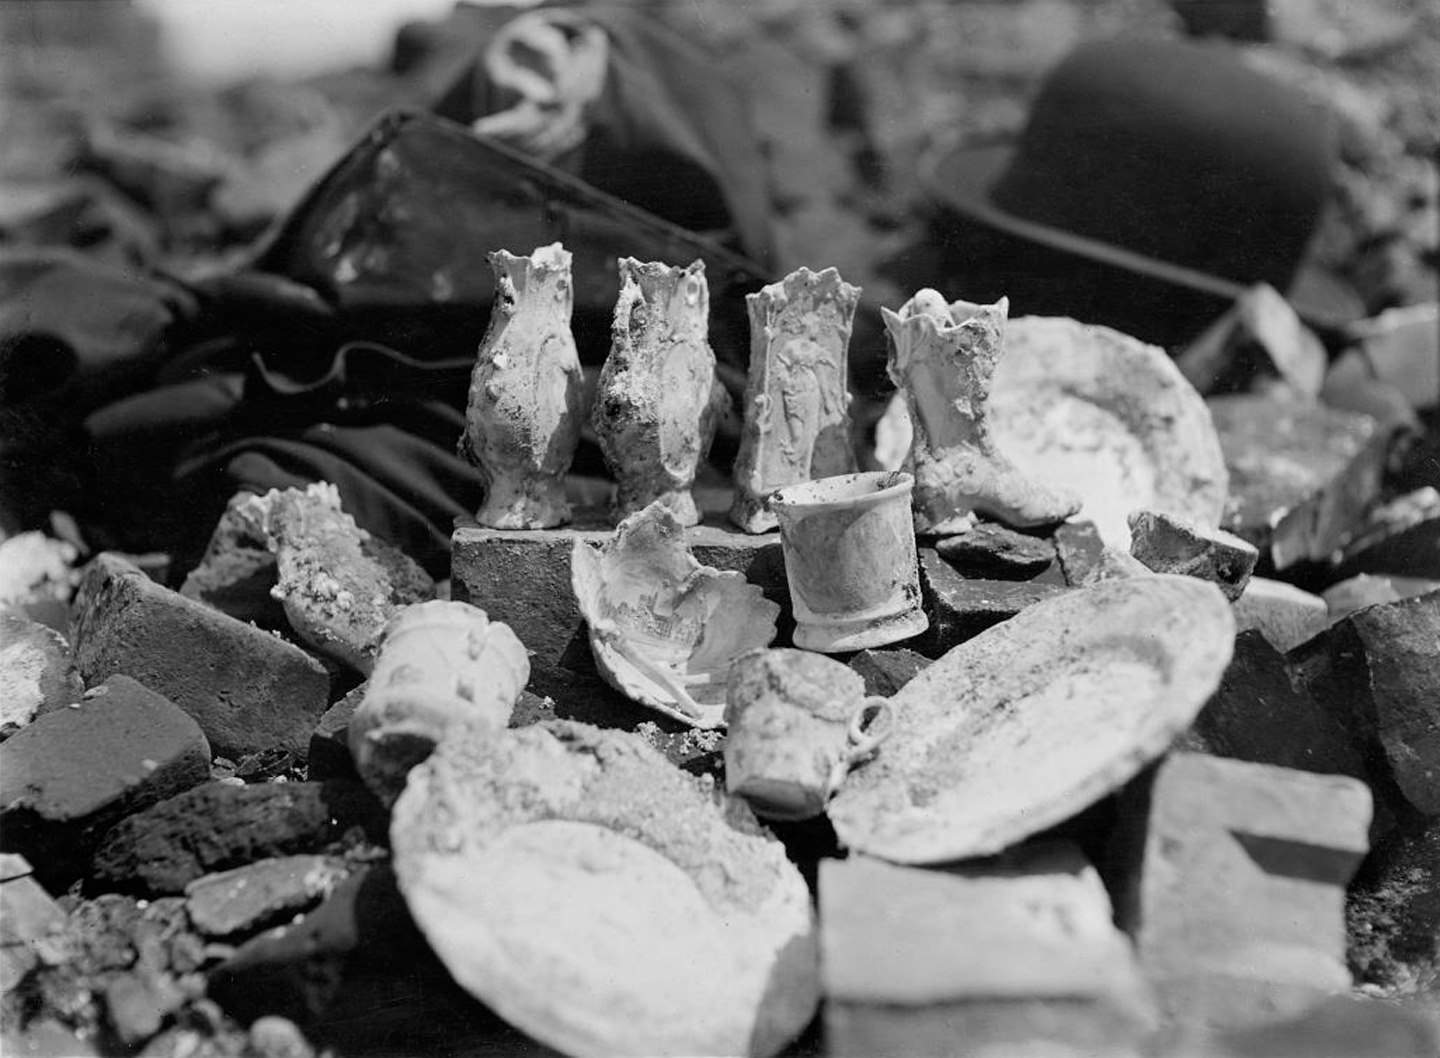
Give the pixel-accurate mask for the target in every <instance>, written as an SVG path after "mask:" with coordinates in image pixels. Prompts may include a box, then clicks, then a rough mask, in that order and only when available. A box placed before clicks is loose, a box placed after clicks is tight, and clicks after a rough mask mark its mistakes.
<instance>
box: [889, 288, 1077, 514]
mask: <svg viewBox="0 0 1440 1058" xmlns="http://www.w3.org/2000/svg"><path fill="white" fill-rule="evenodd" d="M1008 311H1009V302H1008V301H1007V300H1006V299H1004V298H1001V299H1000V300H999V301H998V302H996V303H995V304H993V305H973V304H970V303H969V302H965V301H956V302H953V303H952V304H949V305H947V304H946V303H945V300H944V298H942V297H941V296H940V294H938V293H937V292H936V291H934V290H928V289H927V290H921V291H920V292H919V293H917V294H916V295H915V296H914V297H912V298H911V299H910V300H909V301H907V302H906V303H905V304H904V305H903V306H902V307H901V309H900V311H899V312H898V313H896V312H891V311H890V310H889V309H882V310H881V314H882V316H883V317H884V320H885V328H886V332H887V334H888V337H889V345H890V357H889V362H888V365H887V367H888V370H889V373H890V378H891V380H892V381H893V382H894V383H895V385H896V386H898V387H899V388H900V390H901V392H903V393H904V394H905V399H906V402H907V405H908V408H909V411H910V416H911V421H912V423H913V429H914V440H913V443H912V446H911V449H910V461H909V468H910V469H912V470H913V472H914V475H915V499H914V503H915V528H916V530H917V531H918V532H920V533H927V534H934V535H938V536H946V535H951V534H954V533H962V532H965V531H966V530H968V529H969V528H970V527H971V526H972V525H973V524H974V515H975V513H976V512H979V513H980V514H984V515H987V516H989V517H991V518H994V519H996V520H998V521H1001V522H1004V523H1005V524H1007V525H1010V526H1014V527H1016V528H1022V529H1023V528H1027V527H1032V526H1045V525H1054V524H1057V523H1059V522H1062V521H1064V520H1065V519H1066V518H1067V517H1069V516H1070V515H1072V514H1074V513H1075V512H1076V511H1077V510H1078V509H1079V508H1080V500H1079V498H1078V497H1076V496H1074V495H1073V494H1071V493H1070V492H1069V491H1068V490H1065V489H1062V488H1051V487H1049V486H1047V485H1045V484H1042V483H1041V482H1039V481H1037V480H1035V479H1034V478H1032V477H1030V476H1029V475H1027V474H1025V473H1024V472H1023V471H1021V470H1020V468H1018V467H1017V466H1016V465H1015V464H1014V463H1013V462H1012V461H1011V460H1010V459H1009V458H1008V456H1007V455H1006V454H1005V452H1004V451H1003V450H1002V448H1001V446H1000V445H999V444H998V443H997V441H996V438H995V436H994V430H993V428H992V425H991V408H990V392H991V385H992V382H993V379H994V377H995V372H996V368H997V365H998V364H999V363H1000V360H1001V355H1002V352H1003V350H1004V343H1005V318H1006V315H1007V313H1008Z"/></svg>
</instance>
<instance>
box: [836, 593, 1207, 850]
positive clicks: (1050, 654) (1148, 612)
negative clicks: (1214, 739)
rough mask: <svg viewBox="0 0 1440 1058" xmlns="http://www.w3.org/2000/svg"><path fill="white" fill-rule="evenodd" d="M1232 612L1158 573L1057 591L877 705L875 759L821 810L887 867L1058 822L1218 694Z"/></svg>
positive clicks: (1162, 747) (1139, 764)
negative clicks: (884, 707) (880, 709)
mask: <svg viewBox="0 0 1440 1058" xmlns="http://www.w3.org/2000/svg"><path fill="white" fill-rule="evenodd" d="M1234 645H1235V618H1234V615H1233V614H1232V613H1231V610H1230V604H1229V602H1228V601H1227V600H1226V599H1225V596H1224V595H1223V594H1222V593H1221V592H1220V589H1219V588H1217V587H1215V586H1214V585H1213V584H1208V583H1206V582H1204V581H1201V580H1196V579H1195V578H1193V577H1179V576H1173V575H1168V574H1152V575H1150V576H1141V577H1129V578H1123V579H1113V580H1105V581H1102V582H1100V583H1098V584H1095V585H1093V586H1090V587H1086V588H1077V589H1074V590H1072V591H1067V592H1063V593H1061V594H1059V595H1056V596H1054V597H1052V598H1049V599H1046V600H1044V601H1042V602H1038V603H1035V604H1034V605H1032V606H1029V607H1027V608H1026V609H1024V610H1022V611H1021V612H1020V613H1019V614H1017V615H1016V616H1014V617H1012V618H1010V620H1008V621H1004V622H1002V623H1000V624H998V625H996V626H994V627H993V628H990V629H987V630H986V631H984V632H982V633H980V634H979V635H978V636H976V637H975V638H973V639H970V640H967V641H966V642H964V643H961V644H960V645H959V646H957V647H955V648H953V649H952V650H950V651H949V652H948V653H946V654H945V655H944V656H943V657H941V658H940V659H939V660H938V661H935V662H934V663H933V664H931V665H930V666H929V667H928V668H926V669H925V670H924V671H923V672H921V673H920V674H919V675H918V676H916V677H915V678H914V679H913V680H911V681H910V682H909V683H907V684H906V685H905V686H904V687H902V688H901V689H900V690H899V691H898V692H896V694H895V696H894V697H892V698H891V699H890V702H891V705H892V707H893V708H894V710H895V730H894V732H893V733H892V734H891V736H890V738H889V739H888V740H887V741H886V743H885V747H884V752H882V753H881V754H879V756H877V757H876V758H875V759H874V760H873V761H870V762H869V763H867V764H864V765H861V766H860V767H858V768H856V769H854V770H852V771H851V772H850V774H849V775H848V776H847V777H846V779H845V781H844V782H843V783H842V784H841V786H840V789H839V791H838V792H837V793H836V795H835V797H834V799H833V800H831V802H830V805H829V808H828V809H827V811H828V813H829V816H830V820H831V822H832V823H833V824H834V826H835V833H836V834H837V835H838V836H839V838H840V841H841V843H842V844H843V845H845V846H848V847H849V848H851V849H853V850H855V851H857V852H862V853H865V854H867V855H872V856H878V857H881V858H882V859H887V860H891V861H893V862H895V863H913V864H929V863H944V862H948V861H951V860H957V859H963V858H969V857H974V856H988V855H991V854H993V853H998V852H1000V851H1002V850H1004V849H1006V848H1009V847H1010V846H1012V845H1015V844H1016V843H1018V842H1020V841H1022V840H1024V839H1025V838H1027V837H1030V836H1031V835H1032V834H1036V833H1039V832H1040V831H1042V830H1044V829H1046V828H1047V827H1050V826H1053V825H1054V824H1056V823H1059V822H1062V821H1063V820H1065V819H1069V818H1070V817H1071V816H1073V815H1075V814H1076V813H1077V812H1080V811H1083V810H1084V809H1085V808H1087V807H1089V806H1090V805H1092V804H1094V803H1095V802H1096V801H1097V800H1099V799H1100V798H1101V797H1104V796H1105V795H1106V794H1108V793H1110V792H1111V791H1113V790H1115V789H1117V788H1118V787H1119V786H1121V785H1122V784H1123V783H1125V782H1127V781H1129V779H1130V778H1132V777H1133V776H1134V775H1135V774H1136V773H1137V772H1138V771H1139V770H1140V769H1141V768H1143V767H1144V766H1145V765H1146V764H1148V763H1149V762H1150V761H1152V760H1155V759H1156V758H1157V757H1159V756H1160V755H1161V754H1163V753H1165V751H1166V750H1168V749H1169V747H1170V745H1171V743H1172V742H1173V741H1174V740H1175V737H1176V736H1177V735H1178V734H1180V733H1181V732H1182V731H1184V730H1185V729H1186V728H1188V727H1189V726H1190V725H1191V724H1192V723H1193V722H1194V720H1195V717H1196V715H1197V714H1198V713H1199V712H1200V710H1201V709H1202V708H1203V707H1204V705H1205V703H1206V702H1207V701H1209V700H1210V696H1211V695H1212V694H1214V692H1215V690H1216V688H1217V687H1219V685H1220V680H1221V678H1222V677H1223V676H1224V675H1225V670H1226V668H1227V666H1228V665H1229V663H1230V658H1231V654H1232V652H1233V650H1234Z"/></svg>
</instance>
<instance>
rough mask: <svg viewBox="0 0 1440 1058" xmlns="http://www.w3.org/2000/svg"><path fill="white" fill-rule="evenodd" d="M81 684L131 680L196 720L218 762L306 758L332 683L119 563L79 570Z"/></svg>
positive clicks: (107, 560)
mask: <svg viewBox="0 0 1440 1058" xmlns="http://www.w3.org/2000/svg"><path fill="white" fill-rule="evenodd" d="M70 640H71V643H72V644H73V646H74V649H75V662H76V667H77V668H78V669H79V671H80V675H81V676H82V677H83V678H84V679H85V681H86V682H87V683H92V682H94V681H96V680H102V679H104V678H106V677H107V676H110V675H111V674H113V673H117V672H118V673H124V674H126V675H129V676H133V677H134V678H135V679H137V680H139V681H140V682H142V683H144V684H145V685H146V686H147V687H149V688H151V689H152V690H154V691H156V692H157V693H159V694H163V695H164V696H165V697H167V698H169V699H170V700H171V701H172V702H174V703H175V704H176V705H178V706H179V707H180V708H181V709H184V710H185V711H186V712H187V713H189V714H190V715H191V716H193V717H194V718H195V719H196V720H197V721H198V722H199V724H200V727H201V729H202V730H203V731H204V732H205V735H206V737H207V738H209V739H210V744H211V747H212V748H213V749H214V751H215V752H216V753H218V754H220V755H222V756H226V757H231V758H234V759H238V758H240V757H243V756H245V755H246V754H249V753H255V752H258V751H260V750H265V749H270V748H272V747H274V746H277V745H283V746H285V747H286V748H288V749H291V750H293V751H295V752H296V753H299V754H303V753H304V752H305V746H306V740H307V739H308V738H309V736H310V732H311V730H312V729H313V728H314V725H315V721H316V720H317V719H318V718H319V716H320V714H321V713H323V712H324V711H325V706H326V702H327V699H328V696H329V689H330V679H329V676H328V674H327V673H326V671H325V668H324V666H322V665H321V664H320V663H319V662H318V661H316V660H315V659H314V658H312V657H311V656H310V655H309V654H307V653H305V651H303V650H301V649H300V648H299V647H297V646H295V645H293V644H291V643H287V642H286V641H285V640H283V639H280V638H279V637H277V636H274V635H272V634H270V633H269V632H264V631H261V630H260V629H258V628H255V627H252V626H251V625H247V624H243V623H241V622H240V621H237V620H235V619H234V618H232V617H229V616H227V615H225V614H223V613H220V612H219V611H217V610H213V609H211V608H210V607H208V606H205V605H203V604H202V603H198V602H196V601H194V600H193V599H187V598H185V597H184V596H182V595H180V594H179V593H178V592H174V591H170V590H169V589H167V588H164V587H161V586H160V585H158V584H156V583H154V582H153V581H151V580H150V579H149V578H148V577H146V576H145V575H144V574H143V573H141V572H140V571H139V569H137V568H136V567H135V566H133V565H131V564H130V563H129V562H126V561H125V560H124V559H122V558H119V557H118V556H116V555H111V554H102V555H100V556H99V557H98V558H96V559H95V560H94V561H93V562H92V563H91V564H90V566H89V567H88V568H87V569H86V572H85V576H84V579H83V580H82V581H81V585H80V590H79V592H78V594H77V599H76V605H75V610H74V617H73V620H72V624H71V635H70Z"/></svg>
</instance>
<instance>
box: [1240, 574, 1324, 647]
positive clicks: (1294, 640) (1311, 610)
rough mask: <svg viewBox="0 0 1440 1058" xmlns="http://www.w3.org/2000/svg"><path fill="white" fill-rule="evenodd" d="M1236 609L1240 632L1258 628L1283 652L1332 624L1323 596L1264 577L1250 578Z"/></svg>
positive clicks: (1271, 643)
mask: <svg viewBox="0 0 1440 1058" xmlns="http://www.w3.org/2000/svg"><path fill="white" fill-rule="evenodd" d="M1234 609H1235V624H1236V627H1237V628H1238V629H1239V630H1240V631H1242V632H1243V631H1245V630H1246V629H1248V628H1253V629H1255V630H1257V631H1258V632H1259V633H1260V634H1261V635H1263V636H1264V637H1265V638H1266V639H1267V640H1269V642H1270V645H1271V646H1273V647H1274V648H1275V649H1276V650H1278V651H1280V652H1281V653H1282V654H1284V653H1288V652H1289V651H1291V650H1293V649H1295V648H1296V647H1298V646H1299V645H1300V644H1301V643H1303V642H1305V641H1306V640H1307V639H1310V638H1312V637H1314V636H1317V635H1319V634H1320V633H1321V632H1323V631H1325V629H1326V627H1327V626H1328V625H1329V623H1330V622H1329V617H1328V612H1327V610H1326V606H1325V600H1324V599H1322V598H1321V597H1320V596H1318V595H1312V594H1311V593H1310V592H1308V591H1301V590H1300V589H1299V588H1297V587H1295V586H1293V585H1291V584H1286V583H1285V582H1284V581H1280V580H1269V579H1268V578H1265V577H1251V578H1250V583H1249V584H1247V585H1246V586H1245V590H1244V592H1242V593H1241V595H1240V598H1238V599H1236V600H1235V603H1234Z"/></svg>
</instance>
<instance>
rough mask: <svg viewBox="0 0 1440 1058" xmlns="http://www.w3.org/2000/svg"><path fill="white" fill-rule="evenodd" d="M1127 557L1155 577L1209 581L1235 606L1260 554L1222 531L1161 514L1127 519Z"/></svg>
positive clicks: (1144, 513)
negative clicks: (1168, 576) (1142, 564)
mask: <svg viewBox="0 0 1440 1058" xmlns="http://www.w3.org/2000/svg"><path fill="white" fill-rule="evenodd" d="M1129 522H1130V554H1132V555H1133V556H1135V557H1136V558H1138V559H1139V560H1140V561H1141V562H1143V563H1144V564H1145V566H1146V568H1148V569H1151V570H1154V571H1155V572H1156V573H1178V574H1181V575H1182V576H1186V577H1199V578H1200V579H1201V580H1208V581H1210V582H1211V583H1212V584H1214V585H1216V586H1218V587H1219V589H1220V590H1221V591H1223V592H1224V593H1225V598H1227V599H1229V600H1230V601H1231V602H1234V601H1235V600H1236V599H1238V598H1239V597H1240V595H1241V594H1242V593H1243V592H1244V591H1245V586H1246V584H1248V583H1249V582H1250V574H1251V573H1252V572H1254V570H1255V563H1256V561H1257V560H1258V559H1259V557H1260V552H1258V551H1257V550H1255V548H1254V546H1252V545H1251V544H1249V543H1247V542H1246V541H1244V540H1241V539H1240V538H1239V537H1238V536H1235V535H1234V534H1233V533H1227V532H1225V531H1224V530H1223V529H1206V528H1204V527H1203V526H1199V525H1196V524H1195V523H1193V522H1191V521H1188V520H1187V519H1184V518H1179V517H1176V516H1174V515H1170V514H1165V513H1164V512H1163V511H1135V512H1133V513H1132V514H1131V515H1130V518H1129Z"/></svg>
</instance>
